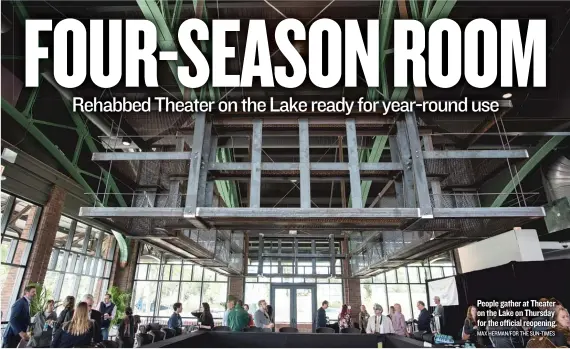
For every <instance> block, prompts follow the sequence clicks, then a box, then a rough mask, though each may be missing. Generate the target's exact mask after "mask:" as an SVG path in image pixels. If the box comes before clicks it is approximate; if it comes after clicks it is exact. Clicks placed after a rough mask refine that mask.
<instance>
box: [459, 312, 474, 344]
mask: <svg viewBox="0 0 570 349" xmlns="http://www.w3.org/2000/svg"><path fill="white" fill-rule="evenodd" d="M461 338H462V339H463V340H466V341H469V342H471V343H477V307H475V306H474V305H470V306H469V308H467V317H466V318H465V322H464V323H463V332H462V334H461Z"/></svg>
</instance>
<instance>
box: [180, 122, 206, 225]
mask: <svg viewBox="0 0 570 349" xmlns="http://www.w3.org/2000/svg"><path fill="white" fill-rule="evenodd" d="M205 129H206V114H204V113H197V114H196V115H195V120H194V137H193V139H192V155H191V156H190V171H189V173H188V189H187V192H186V204H185V206H184V216H192V217H193V216H195V214H196V208H197V207H198V186H199V180H200V168H201V166H200V165H201V161H202V146H203V145H204V133H205Z"/></svg>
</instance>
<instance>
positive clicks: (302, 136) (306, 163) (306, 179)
mask: <svg viewBox="0 0 570 349" xmlns="http://www.w3.org/2000/svg"><path fill="white" fill-rule="evenodd" d="M310 161H311V160H310V150H309V120H308V119H307V118H303V119H299V176H300V180H301V208H311V167H310Z"/></svg>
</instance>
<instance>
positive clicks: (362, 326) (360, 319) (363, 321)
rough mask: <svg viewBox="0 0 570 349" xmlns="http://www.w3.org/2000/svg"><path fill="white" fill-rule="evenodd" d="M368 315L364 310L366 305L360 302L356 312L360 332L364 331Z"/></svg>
mask: <svg viewBox="0 0 570 349" xmlns="http://www.w3.org/2000/svg"><path fill="white" fill-rule="evenodd" d="M369 318H370V315H369V314H368V311H366V306H365V305H364V304H362V305H361V306H360V313H359V314H358V324H359V326H360V332H362V333H366V326H367V325H368V319H369Z"/></svg>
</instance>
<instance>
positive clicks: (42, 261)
mask: <svg viewBox="0 0 570 349" xmlns="http://www.w3.org/2000/svg"><path fill="white" fill-rule="evenodd" d="M65 196H66V192H65V189H62V188H60V187H58V186H54V187H53V188H52V190H51V194H50V197H49V199H48V201H47V203H46V204H45V206H44V208H43V212H42V216H41V218H40V222H39V224H38V227H37V231H36V236H35V238H34V240H35V241H34V244H33V246H32V250H31V253H30V256H29V259H28V267H27V268H26V274H25V275H24V279H23V282H22V289H23V288H24V287H26V286H27V285H28V284H29V283H33V282H39V283H43V281H44V278H45V276H46V273H47V268H48V264H49V260H50V256H51V252H52V250H51V247H52V246H53V244H54V241H55V235H56V233H57V230H58V227H59V219H60V218H61V212H62V210H63V204H64V202H65Z"/></svg>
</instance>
